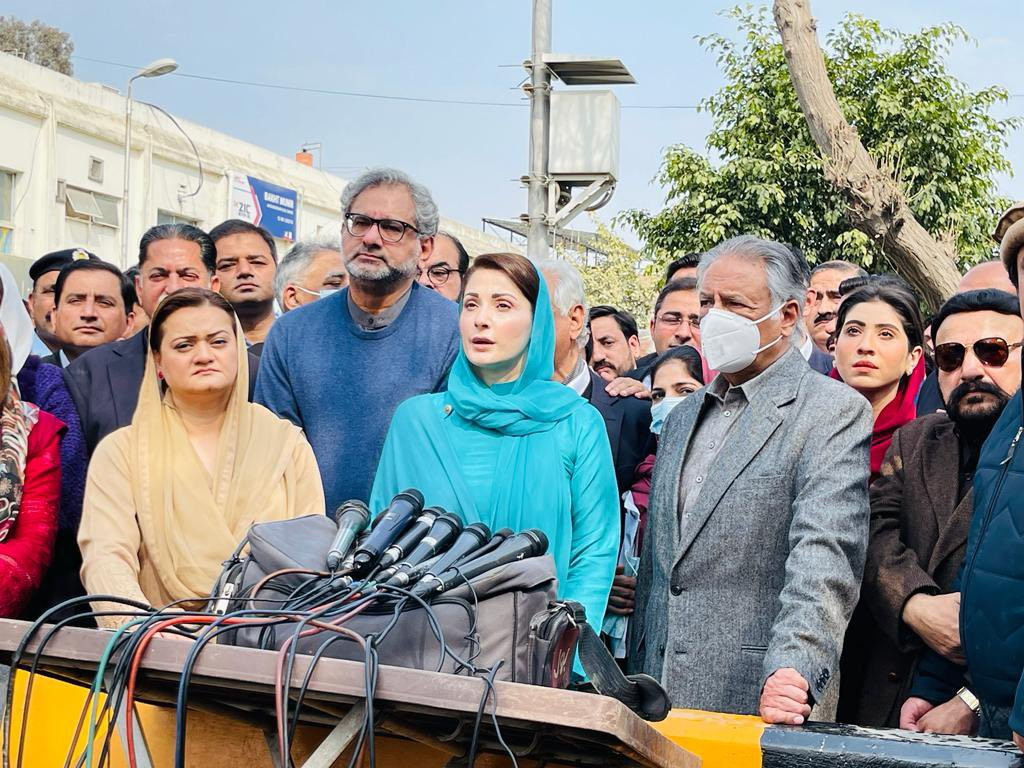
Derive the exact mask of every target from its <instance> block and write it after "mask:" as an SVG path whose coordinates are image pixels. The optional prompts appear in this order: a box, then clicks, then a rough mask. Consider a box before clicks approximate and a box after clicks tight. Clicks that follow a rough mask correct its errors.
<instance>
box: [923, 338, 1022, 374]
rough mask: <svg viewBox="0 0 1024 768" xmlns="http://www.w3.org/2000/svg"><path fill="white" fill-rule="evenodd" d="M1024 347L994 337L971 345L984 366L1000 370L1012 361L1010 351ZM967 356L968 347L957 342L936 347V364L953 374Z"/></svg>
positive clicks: (979, 340)
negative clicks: (1007, 362)
mask: <svg viewBox="0 0 1024 768" xmlns="http://www.w3.org/2000/svg"><path fill="white" fill-rule="evenodd" d="M1020 346H1024V342H1020V341H1018V342H1017V343H1016V344H1008V343H1007V341H1006V339H1000V338H999V337H998V336H993V337H991V338H988V339H978V340H977V341H976V342H974V343H973V344H972V345H971V349H973V350H974V355H975V357H977V358H978V360H980V361H981V364H982V365H988V366H991V367H992V368H999V367H1001V366H1003V365H1006V361H1007V360H1009V359H1010V351H1011V350H1014V349H1017V348H1018V347H1020ZM966 354H967V347H965V346H964V345H963V344H961V343H960V342H957V341H949V342H946V343H945V344H938V345H936V347H935V364H936V365H937V366H939V370H941V371H945V372H946V373H952V372H953V371H955V370H957V369H958V368H959V367H960V366H961V365H963V364H964V356H965V355H966Z"/></svg>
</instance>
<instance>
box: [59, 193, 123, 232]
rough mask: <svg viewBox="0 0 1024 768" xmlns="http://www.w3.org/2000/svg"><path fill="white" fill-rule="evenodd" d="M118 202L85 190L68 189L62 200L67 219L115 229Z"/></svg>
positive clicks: (114, 198)
mask: <svg viewBox="0 0 1024 768" xmlns="http://www.w3.org/2000/svg"><path fill="white" fill-rule="evenodd" d="M117 208H118V200H117V198H116V197H108V196H107V195H101V194H100V193H98V192H90V191H89V190H87V189H78V188H76V187H68V188H67V194H66V196H65V198H64V215H65V216H66V217H67V218H69V219H75V220H77V221H85V222H88V223H90V224H99V225H100V226H103V227H110V228H112V229H117V226H118V210H117Z"/></svg>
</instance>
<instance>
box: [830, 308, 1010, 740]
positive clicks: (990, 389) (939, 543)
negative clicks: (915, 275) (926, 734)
mask: <svg viewBox="0 0 1024 768" xmlns="http://www.w3.org/2000/svg"><path fill="white" fill-rule="evenodd" d="M932 325H933V328H934V329H935V348H936V359H937V362H938V366H939V370H938V386H939V390H940V392H941V395H942V399H943V401H944V403H945V406H946V410H945V411H941V412H938V413H932V414H930V415H928V416H924V417H922V418H919V419H917V420H916V421H912V422H910V423H909V424H907V425H906V426H904V427H902V428H901V429H900V430H899V431H897V432H896V434H895V436H894V437H893V441H892V445H891V447H890V448H889V451H888V453H887V454H886V457H885V461H884V462H883V464H882V469H881V476H880V477H879V479H878V480H877V481H876V482H875V484H874V485H873V486H872V487H871V534H870V539H869V544H868V557H867V564H866V566H865V571H864V583H863V587H862V593H861V594H862V598H861V599H862V600H863V601H864V602H865V603H866V604H867V606H868V607H869V608H870V611H869V616H870V618H869V619H868V620H869V621H874V622H875V623H876V625H877V626H876V627H875V628H874V629H873V631H871V632H870V636H871V637H872V638H876V639H875V640H874V642H872V643H871V645H870V647H869V648H868V650H867V659H866V662H865V667H864V684H863V686H861V688H860V691H861V693H860V694H859V700H858V701H855V702H850V704H851V705H852V706H851V708H850V709H849V710H848V711H847V717H848V719H849V720H850V721H851V722H854V723H856V724H857V725H868V726H876V727H877V726H889V727H892V726H895V725H897V724H899V725H902V726H903V727H906V728H921V729H927V730H938V731H940V732H947V733H970V732H971V730H972V729H973V726H974V713H973V711H972V710H971V709H970V708H969V707H968V706H967V704H966V703H965V699H964V698H962V697H957V696H953V693H951V694H950V696H947V697H946V698H942V699H941V700H939V701H934V702H929V701H926V700H924V699H922V698H916V699H910V700H909V701H906V700H907V697H908V691H909V687H910V683H911V673H912V672H913V669H914V664H915V662H916V660H917V657H918V653H919V651H920V649H921V648H924V647H927V648H930V649H932V650H933V651H934V652H935V653H937V654H941V655H942V656H944V657H945V658H947V659H950V660H951V661H953V662H956V661H960V660H961V648H960V631H959V606H960V595H959V593H958V592H956V591H955V590H952V589H951V587H952V584H953V581H954V579H955V577H956V573H957V569H958V568H959V567H960V562H961V561H962V560H963V556H964V547H965V546H966V543H967V526H968V522H969V520H970V516H971V504H972V502H973V494H972V491H971V486H972V482H973V479H974V474H975V470H976V467H977V463H978V456H979V454H980V452H981V446H982V444H983V443H984V442H985V438H986V437H988V434H989V432H990V431H991V429H992V427H993V425H994V424H995V423H996V420H997V419H998V418H999V416H1000V414H1001V413H1002V412H1003V409H1004V407H1005V406H1006V403H1007V401H1009V399H1010V398H1011V397H1012V396H1013V393H1014V392H1016V391H1017V388H1018V387H1019V385H1020V375H1021V353H1020V341H1021V339H1022V337H1024V320H1021V318H1020V304H1019V303H1018V301H1017V298H1016V297H1015V296H1014V295H1013V294H1010V293H1005V292H1003V291H993V290H984V291H970V292H967V293H961V294H957V295H955V296H953V298H951V299H950V300H949V301H947V302H946V303H945V304H944V305H943V306H942V308H941V309H940V310H939V312H938V313H937V314H936V315H935V319H934V321H933V324H932ZM947 414H948V415H947ZM954 692H955V689H954ZM966 695H967V694H966V692H965V694H964V696H966ZM950 699H951V700H950ZM905 701H906V704H904V702H905ZM935 705H941V706H935ZM901 707H902V709H903V715H904V717H902V718H901V717H900V714H901Z"/></svg>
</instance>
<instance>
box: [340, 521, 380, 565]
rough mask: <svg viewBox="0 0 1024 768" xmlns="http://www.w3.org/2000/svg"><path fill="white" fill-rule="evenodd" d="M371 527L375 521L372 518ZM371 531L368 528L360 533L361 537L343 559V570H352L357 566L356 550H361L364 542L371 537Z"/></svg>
mask: <svg viewBox="0 0 1024 768" xmlns="http://www.w3.org/2000/svg"><path fill="white" fill-rule="evenodd" d="M370 528H371V529H372V528H373V521H372V520H371V521H370ZM371 533H373V531H372V530H366V531H363V532H362V533H361V534H359V537H358V538H357V539H356V543H355V546H354V547H352V549H350V550H349V552H348V554H347V555H345V559H344V560H342V561H341V568H340V570H342V571H351V570H352V568H353V567H354V566H355V562H356V552H357V551H359V547H361V546H362V545H363V542H365V541H366V540H367V539H368V538H370V534H371Z"/></svg>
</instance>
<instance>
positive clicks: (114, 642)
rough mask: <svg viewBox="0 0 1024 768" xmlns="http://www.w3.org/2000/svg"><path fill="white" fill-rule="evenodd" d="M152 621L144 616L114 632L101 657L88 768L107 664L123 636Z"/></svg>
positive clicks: (95, 680)
mask: <svg viewBox="0 0 1024 768" xmlns="http://www.w3.org/2000/svg"><path fill="white" fill-rule="evenodd" d="M151 619H152V617H151V616H144V617H142V618H139V619H133V620H132V621H129V622H128V623H127V624H123V625H121V626H120V627H119V628H118V629H117V631H116V632H114V635H113V637H111V638H110V642H109V643H107V647H106V648H104V649H103V655H102V656H101V657H100V663H99V666H98V667H97V668H96V677H95V678H93V681H92V693H91V696H92V705H91V711H90V713H89V734H88V741H87V742H86V745H85V765H86V768H92V745H93V742H94V741H96V718H97V712H96V710H97V709H98V708H99V694H100V690H101V689H102V688H103V675H104V673H105V672H106V671H107V662H109V661H110V657H111V655H113V653H114V648H115V647H116V646H117V642H118V641H119V640H120V639H121V636H122V635H124V634H125V633H126V632H127V631H128V630H129V629H131V628H132V627H134V626H137V625H138V624H144V623H146V622H148V621H150V620H151ZM108 693H109V692H108ZM114 716H115V717H116V716H117V713H116V712H115V713H114Z"/></svg>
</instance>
